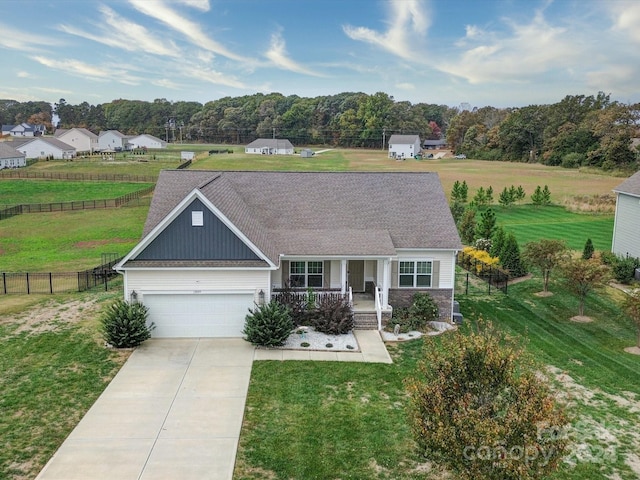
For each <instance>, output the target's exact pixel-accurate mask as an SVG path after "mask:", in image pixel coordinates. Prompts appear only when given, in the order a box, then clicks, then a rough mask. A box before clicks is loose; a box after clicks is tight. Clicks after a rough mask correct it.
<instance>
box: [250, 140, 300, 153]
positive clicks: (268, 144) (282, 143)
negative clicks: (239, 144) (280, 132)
mask: <svg viewBox="0 0 640 480" xmlns="http://www.w3.org/2000/svg"><path fill="white" fill-rule="evenodd" d="M244 153H255V154H259V155H293V144H292V143H291V142H290V141H289V140H286V139H280V138H258V139H257V140H254V141H253V142H251V143H250V144H249V145H247V146H246V147H245V148H244Z"/></svg>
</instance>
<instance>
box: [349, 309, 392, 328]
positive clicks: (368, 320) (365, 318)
mask: <svg viewBox="0 0 640 480" xmlns="http://www.w3.org/2000/svg"><path fill="white" fill-rule="evenodd" d="M390 318H391V313H389V312H382V325H383V326H384V325H386V324H387V322H388V321H389V319H390ZM353 322H354V327H353V328H354V329H355V330H377V329H378V317H377V316H376V312H375V311H374V312H353Z"/></svg>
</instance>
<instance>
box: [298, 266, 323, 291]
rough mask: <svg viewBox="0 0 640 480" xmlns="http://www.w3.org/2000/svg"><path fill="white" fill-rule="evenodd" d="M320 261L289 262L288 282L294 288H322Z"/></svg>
mask: <svg viewBox="0 0 640 480" xmlns="http://www.w3.org/2000/svg"><path fill="white" fill-rule="evenodd" d="M322 269H323V263H322V262H298V261H296V262H291V263H290V264H289V282H290V284H291V286H292V287H294V288H306V287H312V288H322V285H323V284H324V282H323V274H322V272H323V270H322Z"/></svg>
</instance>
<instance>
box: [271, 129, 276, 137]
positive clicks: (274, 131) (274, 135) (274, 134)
mask: <svg viewBox="0 0 640 480" xmlns="http://www.w3.org/2000/svg"><path fill="white" fill-rule="evenodd" d="M271 128H272V129H273V139H274V140H275V139H276V127H271Z"/></svg>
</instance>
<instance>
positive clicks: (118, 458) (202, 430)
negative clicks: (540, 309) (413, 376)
mask: <svg viewBox="0 0 640 480" xmlns="http://www.w3.org/2000/svg"><path fill="white" fill-rule="evenodd" d="M355 336H356V339H357V341H358V344H359V346H360V351H359V352H308V351H304V352H300V351H294V350H261V349H254V347H253V346H251V345H250V344H249V343H247V342H245V341H244V340H242V339H240V338H223V339H213V338H206V339H205V338H201V339H197V338H196V339H151V340H148V341H146V342H145V343H144V344H143V345H142V346H140V347H139V348H137V349H136V350H135V351H134V352H133V353H132V354H131V356H130V357H129V359H128V360H127V362H126V363H125V364H124V366H123V367H122V368H121V369H120V371H119V372H118V374H117V375H116V376H115V378H114V379H113V380H112V381H111V383H110V384H109V385H108V386H107V388H106V389H105V391H104V392H103V393H102V395H101V396H100V398H98V400H97V401H96V402H95V403H94V405H93V406H92V407H91V408H90V409H89V411H88V412H87V414H86V415H85V416H84V418H83V419H82V420H81V421H80V423H79V424H78V425H77V426H76V428H75V429H74V430H73V432H71V434H70V435H69V437H67V439H66V440H65V441H64V443H63V444H62V446H61V447H60V448H59V449H58V451H57V452H56V453H55V454H54V456H53V457H52V458H51V460H49V462H48V463H47V465H46V466H45V467H44V469H43V470H42V471H41V472H40V474H39V475H38V477H37V480H76V479H78V480H87V479H91V480H102V479H104V480H112V479H118V480H150V479H153V480H164V479H167V480H169V479H171V480H175V479H181V480H190V479H194V480H201V479H205V478H208V479H216V480H227V479H228V480H231V479H232V477H233V468H234V463H235V456H236V451H237V448H238V439H239V438H240V430H241V428H242V419H243V415H244V407H245V401H246V397H247V391H248V389H249V380H250V377H251V365H252V363H253V360H254V359H255V360H267V359H271V360H334V361H347V362H380V363H392V362H391V358H390V357H389V354H388V353H387V350H386V348H385V346H384V344H383V343H382V340H381V337H380V334H379V333H378V332H377V331H375V330H357V331H355Z"/></svg>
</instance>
